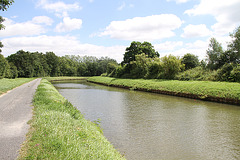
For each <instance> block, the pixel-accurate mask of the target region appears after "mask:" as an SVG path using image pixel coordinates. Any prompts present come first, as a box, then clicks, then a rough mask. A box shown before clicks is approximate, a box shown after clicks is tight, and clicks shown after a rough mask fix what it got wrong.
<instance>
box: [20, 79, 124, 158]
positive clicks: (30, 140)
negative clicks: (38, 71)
mask: <svg viewBox="0 0 240 160" xmlns="http://www.w3.org/2000/svg"><path fill="white" fill-rule="evenodd" d="M30 126H31V127H30V131H29V133H28V135H27V141H26V142H25V143H24V144H23V146H22V149H21V153H20V155H21V156H20V157H19V159H73V160H75V159H77V160H81V159H82V160H87V159H89V160H90V159H105V160H109V159H112V160H117V159H124V158H123V157H122V156H121V155H120V154H119V152H118V151H116V150H115V149H114V148H113V146H112V145H111V144H110V142H109V141H107V139H106V138H105V137H104V136H103V134H102V131H101V129H100V128H99V127H98V125H96V124H94V123H92V122H90V121H87V120H86V119H84V117H83V116H82V114H81V113H80V112H79V111H78V110H77V109H76V108H75V107H73V106H72V104H71V103H69V102H68V101H67V100H66V99H65V98H64V97H63V96H62V95H61V94H59V92H58V91H57V90H56V89H55V88H54V87H53V86H52V84H51V83H50V82H48V81H47V80H46V79H43V80H42V81H41V84H40V85H39V86H38V89H37V91H36V94H35V97H34V116H33V119H32V120H31V121H30Z"/></svg>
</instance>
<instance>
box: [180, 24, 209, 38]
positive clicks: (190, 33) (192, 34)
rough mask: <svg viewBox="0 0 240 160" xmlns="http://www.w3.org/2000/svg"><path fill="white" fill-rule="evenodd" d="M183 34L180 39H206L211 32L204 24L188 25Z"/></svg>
mask: <svg viewBox="0 0 240 160" xmlns="http://www.w3.org/2000/svg"><path fill="white" fill-rule="evenodd" d="M183 30H184V33H183V34H182V35H181V37H184V38H197V37H206V36H209V35H211V34H212V32H211V31H210V30H209V29H208V28H207V27H206V25H205V24H200V25H192V24H190V25H188V26H186V27H185V28H184V29H183Z"/></svg>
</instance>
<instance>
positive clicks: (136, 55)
mask: <svg viewBox="0 0 240 160" xmlns="http://www.w3.org/2000/svg"><path fill="white" fill-rule="evenodd" d="M230 36H231V37H232V42H230V43H229V44H228V48H227V50H226V51H224V50H223V48H222V46H221V44H220V43H219V42H217V40H216V39H215V38H212V39H211V40H210V44H209V47H208V50H207V51H206V57H207V58H206V59H205V60H202V61H199V59H198V57H197V56H195V55H194V54H190V53H187V54H185V55H184V56H183V57H182V58H180V57H176V56H173V55H168V56H165V57H162V58H159V54H158V52H156V51H155V50H154V47H153V46H152V44H151V43H149V42H144V43H141V42H135V41H134V42H132V43H131V45H130V47H128V48H126V52H125V54H124V59H123V61H122V63H121V65H109V67H108V68H109V69H108V71H109V72H107V76H110V77H117V78H145V79H177V80H211V81H232V82H240V27H238V28H237V29H236V30H235V31H234V32H233V33H232V34H230Z"/></svg>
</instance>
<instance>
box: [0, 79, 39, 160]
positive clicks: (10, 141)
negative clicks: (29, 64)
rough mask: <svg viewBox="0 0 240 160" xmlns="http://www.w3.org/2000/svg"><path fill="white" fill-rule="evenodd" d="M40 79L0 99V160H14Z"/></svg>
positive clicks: (26, 127) (30, 113)
mask: <svg viewBox="0 0 240 160" xmlns="http://www.w3.org/2000/svg"><path fill="white" fill-rule="evenodd" d="M40 80H41V79H35V80H33V81H31V82H29V83H26V84H23V85H22V86H20V87H17V88H15V89H13V90H12V91H10V92H8V93H7V94H5V95H3V96H1V97H0V160H14V159H16V158H17V156H18V150H19V149H20V145H21V144H22V143H23V142H24V140H25V138H26V137H25V135H26V133H27V132H28V128H29V126H28V124H27V122H28V121H29V120H30V119H31V118H32V99H33V95H34V93H35V90H36V89H37V86H38V85H39V84H40Z"/></svg>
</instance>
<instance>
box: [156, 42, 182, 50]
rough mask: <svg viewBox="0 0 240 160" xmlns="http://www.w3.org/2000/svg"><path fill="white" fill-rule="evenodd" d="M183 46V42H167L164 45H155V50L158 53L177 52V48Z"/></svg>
mask: <svg viewBox="0 0 240 160" xmlns="http://www.w3.org/2000/svg"><path fill="white" fill-rule="evenodd" d="M181 46H183V42H182V41H173V42H172V41H166V42H164V43H160V44H154V48H155V50H157V51H173V50H175V49H176V48H177V47H181Z"/></svg>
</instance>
